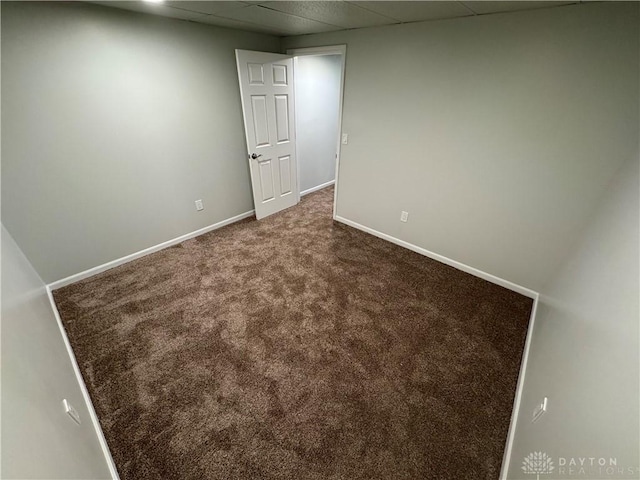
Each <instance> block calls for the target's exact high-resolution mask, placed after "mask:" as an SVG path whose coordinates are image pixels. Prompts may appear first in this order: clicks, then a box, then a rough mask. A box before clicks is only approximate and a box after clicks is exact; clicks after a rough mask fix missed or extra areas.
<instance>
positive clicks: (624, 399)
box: [509, 156, 640, 479]
mask: <svg viewBox="0 0 640 480" xmlns="http://www.w3.org/2000/svg"><path fill="white" fill-rule="evenodd" d="M638 166H639V160H638V157H637V156H636V158H635V159H633V160H632V161H629V162H628V163H627V165H625V166H624V167H623V168H622V170H621V171H620V172H619V174H618V176H617V178H616V179H615V181H614V182H613V184H612V185H611V187H610V189H609V191H608V192H607V193H606V195H605V197H604V199H603V201H602V203H601V205H600V206H599V208H598V210H597V212H596V214H595V215H594V216H593V218H592V219H591V221H590V223H589V225H588V227H587V228H586V230H585V231H584V233H583V234H582V235H581V238H580V240H579V242H578V243H577V244H576V245H574V248H573V249H572V253H571V255H570V256H569V257H568V258H567V259H566V260H565V261H564V262H563V263H562V264H561V265H560V268H559V271H558V272H557V273H556V274H555V275H554V278H553V280H552V281H551V282H550V283H549V284H548V285H547V286H545V287H544V289H543V291H542V295H541V298H540V303H539V306H538V309H539V310H538V314H537V316H536V321H535V325H534V331H533V335H532V343H531V350H530V354H529V362H528V367H527V371H526V376H525V378H526V382H525V387H524V391H523V396H522V402H521V409H520V415H519V417H518V423H517V428H516V436H515V441H514V448H513V454H512V457H511V458H512V462H511V468H510V470H509V473H510V475H509V478H510V479H520V478H523V479H524V478H530V477H531V475H524V474H523V472H522V471H521V466H522V460H523V458H524V457H525V456H526V455H528V454H529V453H531V452H534V451H535V452H538V451H543V452H546V453H547V454H548V455H550V456H551V457H552V459H553V462H554V465H555V466H556V470H555V471H554V472H553V476H552V477H553V478H577V469H576V470H575V471H574V472H573V474H571V473H570V472H569V470H568V464H569V461H570V460H569V459H570V458H571V457H575V458H578V457H587V458H588V457H595V458H598V459H599V458H605V459H606V462H607V467H608V466H609V463H608V462H609V459H610V458H616V459H617V462H618V465H617V467H616V469H615V470H614V471H615V472H617V470H618V468H623V472H624V475H609V472H608V471H607V470H606V469H605V470H603V471H602V472H600V471H599V470H598V468H595V469H592V468H591V467H590V466H589V467H588V468H587V469H586V470H585V474H584V475H582V476H581V477H580V478H590V479H594V478H640V470H638V467H640V459H639V456H640V443H639V440H638V435H639V430H638V425H640V416H639V411H640V399H639V392H640V358H639V356H638V355H639V352H640V345H639V342H638V338H639V335H640V331H639V325H638V319H639V318H640V307H639V299H638V292H640V280H639V264H640V251H639V250H640V247H639V245H640V235H639V233H638V232H639V228H640V224H639V223H640V222H639V218H640V193H639V190H640V188H639V185H638V181H639V179H640V170H639V168H638ZM545 396H547V397H548V398H549V411H548V413H547V414H545V416H544V417H543V418H541V419H540V420H539V421H538V422H536V423H534V424H532V423H531V415H532V412H533V409H534V407H535V405H536V403H538V402H540V401H541V400H542V399H543V398H544V397H545ZM560 457H563V458H565V459H567V461H566V463H567V467H566V469H565V471H564V474H562V470H559V469H558V468H559V467H560V465H559V463H560V460H559V458H560ZM629 467H631V468H632V469H633V470H632V471H631V472H629V470H628V468H629ZM545 477H546V476H545ZM541 478H542V475H541Z"/></svg>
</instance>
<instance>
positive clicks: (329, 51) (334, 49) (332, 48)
mask: <svg viewBox="0 0 640 480" xmlns="http://www.w3.org/2000/svg"><path fill="white" fill-rule="evenodd" d="M287 55H293V57H294V62H293V64H294V72H293V75H294V79H295V64H296V61H295V57H302V56H309V55H315V56H318V55H340V58H341V59H342V65H341V71H340V106H339V108H338V138H337V143H338V148H337V149H336V182H335V185H334V191H333V219H334V220H335V218H336V211H337V209H338V176H339V172H340V148H341V147H342V142H341V141H340V140H341V138H342V105H343V103H344V72H345V66H346V63H347V46H346V45H328V46H324V47H307V48H289V49H287ZM293 85H294V87H293V88H294V94H295V81H294V84H293ZM296 158H299V156H298V143H297V142H296ZM299 199H300V169H299V168H298V200H299Z"/></svg>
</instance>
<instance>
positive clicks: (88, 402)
mask: <svg viewBox="0 0 640 480" xmlns="http://www.w3.org/2000/svg"><path fill="white" fill-rule="evenodd" d="M46 290H47V296H48V297H49V302H50V303H51V308H52V309H53V314H54V315H55V317H56V322H57V323H58V328H59V329H60V335H62V340H63V341H64V346H65V347H66V349H67V353H68V354H69V359H70V360H71V366H72V367H73V371H74V373H75V374H76V379H77V380H78V385H79V386H80V391H81V392H82V397H83V398H84V403H85V404H86V405H87V410H89V417H91V423H92V424H93V428H94V429H95V431H96V436H97V437H98V442H99V443H100V447H101V448H102V453H103V454H104V458H105V460H106V462H107V466H108V467H109V473H111V478H112V479H113V480H120V476H119V475H118V469H117V468H116V464H115V462H114V461H113V457H112V456H111V451H110V450H109V445H107V440H106V439H105V438H104V434H103V433H102V428H101V427H100V421H99V420H98V416H97V415H96V411H95V409H94V408H93V403H92V402H91V397H89V391H88V390H87V386H86V385H85V383H84V379H83V378H82V374H81V373H80V367H79V366H78V361H77V360H76V356H75V354H74V353H73V349H72V348H71V343H70V342H69V337H68V336H67V332H66V330H65V329H64V326H63V325H62V319H61V318H60V313H59V312H58V308H57V307H56V303H55V301H54V300H53V295H52V294H51V289H50V288H49V286H47V287H46Z"/></svg>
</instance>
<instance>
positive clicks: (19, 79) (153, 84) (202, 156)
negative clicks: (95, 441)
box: [2, 2, 279, 282]
mask: <svg viewBox="0 0 640 480" xmlns="http://www.w3.org/2000/svg"><path fill="white" fill-rule="evenodd" d="M236 48H242V49H249V50H264V51H279V40H278V39H277V38H276V37H273V36H268V35H261V34H251V33H246V32H240V31H233V30H228V29H223V28H217V27H212V26H208V25H198V24H195V23H189V22H184V21H177V20H173V19H165V18H162V17H155V16H151V15H143V14H137V13H132V12H126V11H121V10H117V9H112V8H107V7H102V6H97V5H89V4H84V3H80V2H69V3H57V2H56V3H54V2H45V3H33V2H22V3H12V2H2V221H3V223H4V224H5V226H6V227H7V229H8V230H9V231H10V232H11V234H12V235H13V236H14V237H15V239H16V241H17V242H18V244H19V245H20V246H21V248H22V249H23V251H24V252H25V254H26V255H27V257H28V258H29V260H30V261H31V263H32V264H33V266H34V267H35V268H36V270H37V271H38V272H39V273H40V275H41V276H42V278H43V279H44V280H45V281H46V282H51V281H55V280H58V279H61V278H64V277H66V276H68V275H71V274H74V273H78V272H80V271H83V270H86V269H88V268H91V267H94V266H97V265H100V264H102V263H105V262H108V261H110V260H114V259H116V258H120V257H122V256H125V255H127V254H130V253H133V252H136V251H139V250H141V249H144V248H147V247H150V246H153V245H156V244H158V243H161V242H164V241H166V240H170V239H172V238H175V237H177V236H180V235H183V234H186V233H188V232H191V231H194V230H197V229H199V228H202V227H205V226H208V225H211V224H213V223H216V222H218V221H221V220H224V219H227V218H230V217H232V216H235V215H238V214H241V213H244V212H247V211H249V210H252V208H253V202H252V197H251V188H250V182H249V170H248V163H247V160H246V146H245V142H244V133H243V126H242V114H241V109H240V94H239V88H238V78H237V73H236V66H235V57H234V49H236ZM196 199H202V200H203V201H204V206H205V209H204V210H203V211H202V212H196V210H195V206H194V201H195V200H196Z"/></svg>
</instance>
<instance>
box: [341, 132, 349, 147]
mask: <svg viewBox="0 0 640 480" xmlns="http://www.w3.org/2000/svg"><path fill="white" fill-rule="evenodd" d="M348 144H349V134H348V133H343V134H342V145H348Z"/></svg>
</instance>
